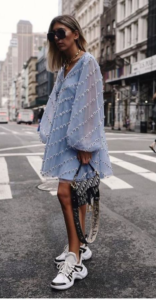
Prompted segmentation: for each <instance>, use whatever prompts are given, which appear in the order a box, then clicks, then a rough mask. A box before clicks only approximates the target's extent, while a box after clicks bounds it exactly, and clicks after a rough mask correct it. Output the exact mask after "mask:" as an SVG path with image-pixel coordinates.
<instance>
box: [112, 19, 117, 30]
mask: <svg viewBox="0 0 156 300" xmlns="http://www.w3.org/2000/svg"><path fill="white" fill-rule="evenodd" d="M112 28H116V23H115V20H113V21H112Z"/></svg>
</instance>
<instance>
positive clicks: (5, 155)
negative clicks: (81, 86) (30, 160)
mask: <svg viewBox="0 0 156 300" xmlns="http://www.w3.org/2000/svg"><path fill="white" fill-rule="evenodd" d="M43 154H44V152H36V153H35V152H30V153H3V154H0V157H8V156H36V155H43Z"/></svg>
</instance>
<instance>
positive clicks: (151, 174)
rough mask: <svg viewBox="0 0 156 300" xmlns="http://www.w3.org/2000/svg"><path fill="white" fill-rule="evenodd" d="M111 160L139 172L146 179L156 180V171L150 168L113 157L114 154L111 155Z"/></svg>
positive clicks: (131, 170)
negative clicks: (151, 170)
mask: <svg viewBox="0 0 156 300" xmlns="http://www.w3.org/2000/svg"><path fill="white" fill-rule="evenodd" d="M110 160H111V163H113V164H115V165H117V166H119V167H121V168H124V169H126V170H128V171H130V172H133V173H135V174H138V175H140V176H142V177H144V178H146V179H149V180H151V181H154V182H156V173H154V172H150V171H149V170H147V169H145V168H142V167H139V166H137V165H134V164H132V163H129V162H126V161H124V160H121V159H119V158H116V157H113V156H110Z"/></svg>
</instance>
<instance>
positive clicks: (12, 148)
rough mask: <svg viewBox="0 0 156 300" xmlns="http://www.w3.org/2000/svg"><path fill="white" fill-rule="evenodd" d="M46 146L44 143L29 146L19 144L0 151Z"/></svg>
mask: <svg viewBox="0 0 156 300" xmlns="http://www.w3.org/2000/svg"><path fill="white" fill-rule="evenodd" d="M41 146H42V147H45V145H44V144H36V145H27V146H18V147H10V148H2V149H0V151H1V152H2V151H8V150H16V149H24V148H32V147H41Z"/></svg>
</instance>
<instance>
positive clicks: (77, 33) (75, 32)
mask: <svg viewBox="0 0 156 300" xmlns="http://www.w3.org/2000/svg"><path fill="white" fill-rule="evenodd" d="M74 35H75V36H74V40H78V38H79V32H78V30H75V31H74Z"/></svg>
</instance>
